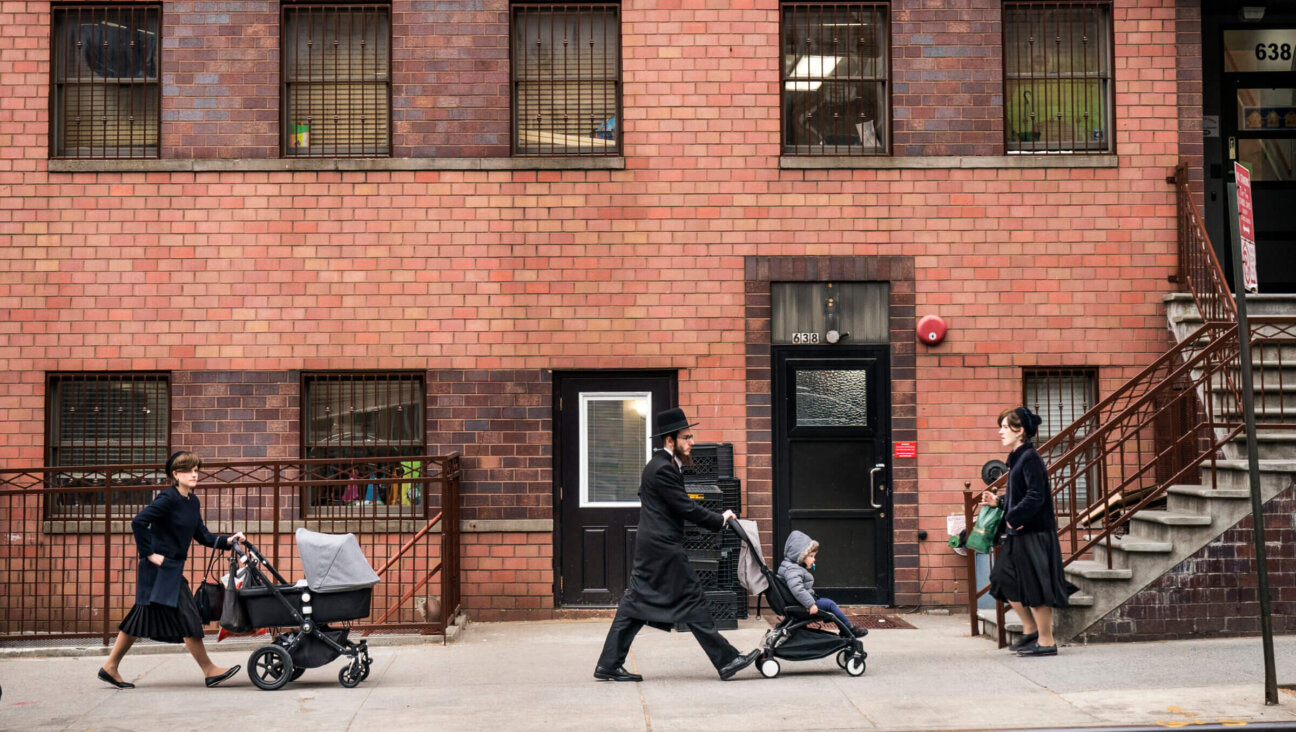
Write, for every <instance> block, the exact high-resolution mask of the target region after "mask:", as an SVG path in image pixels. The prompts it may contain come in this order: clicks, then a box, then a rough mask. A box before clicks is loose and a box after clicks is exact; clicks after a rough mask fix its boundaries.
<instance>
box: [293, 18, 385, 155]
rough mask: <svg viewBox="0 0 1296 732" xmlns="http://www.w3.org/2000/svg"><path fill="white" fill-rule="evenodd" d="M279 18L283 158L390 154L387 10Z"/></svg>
mask: <svg viewBox="0 0 1296 732" xmlns="http://www.w3.org/2000/svg"><path fill="white" fill-rule="evenodd" d="M281 12H282V13H283V17H282V24H281V27H282V28H283V77H282V81H283V88H282V90H281V97H280V99H281V104H282V106H283V115H282V130H281V147H282V150H283V155H284V157H332V158H337V157H386V156H389V155H391V6H390V5H388V4H382V5H379V4H350V5H320V4H314V3H312V4H309V5H308V4H300V5H283V6H282V7H281Z"/></svg>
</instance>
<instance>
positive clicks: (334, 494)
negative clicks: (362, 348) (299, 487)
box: [301, 372, 426, 506]
mask: <svg viewBox="0 0 1296 732" xmlns="http://www.w3.org/2000/svg"><path fill="white" fill-rule="evenodd" d="M424 393H425V392H424V379H423V374H415V373H401V372H387V373H381V372H379V373H338V372H330V373H313V374H303V376H302V395H303V396H302V404H303V408H302V430H301V432H302V442H303V445H302V454H303V457H305V458H307V459H310V460H315V459H350V458H366V457H384V458H387V457H399V456H405V455H408V456H411V457H414V456H419V455H423V454H424V450H425V447H426V439H425V427H424ZM386 465H390V463H388V464H386ZM418 465H419V463H418V462H417V461H413V462H412V463H411V464H408V465H407V464H402V466H401V467H400V468H397V469H396V470H397V472H400V471H402V470H404V471H413V470H417V469H418ZM305 472H306V475H304V476H303V478H305V479H307V480H349V481H351V482H350V483H348V484H346V485H339V486H336V487H324V488H314V489H312V491H313V494H312V495H311V496H310V498H309V502H310V504H311V505H313V506H337V505H346V504H351V503H358V502H369V503H375V504H385V505H408V504H409V503H410V502H411V497H410V495H409V485H407V484H393V483H373V482H371V481H373V480H391V479H394V478H400V477H403V476H401V475H394V474H391V473H390V468H389V467H385V466H384V465H382V464H375V465H364V464H358V465H357V464H354V463H348V464H345V465H342V464H339V465H328V464H320V465H312V466H311V467H310V468H309V469H308V470H307V471H305ZM411 477H418V476H411Z"/></svg>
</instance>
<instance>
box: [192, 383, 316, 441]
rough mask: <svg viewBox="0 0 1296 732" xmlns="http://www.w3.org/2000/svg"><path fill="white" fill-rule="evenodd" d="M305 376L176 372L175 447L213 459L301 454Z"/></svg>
mask: <svg viewBox="0 0 1296 732" xmlns="http://www.w3.org/2000/svg"><path fill="white" fill-rule="evenodd" d="M300 389H301V382H300V378H299V375H298V374H296V373H291V372H287V371H176V372H173V373H172V374H171V444H172V445H173V446H174V449H176V450H193V451H194V452H195V453H197V454H198V455H200V456H202V457H204V458H207V459H208V460H255V459H261V458H269V459H276V458H279V459H282V458H294V457H298V456H299V455H300V454H301V415H300V403H301V397H300V394H299V392H300Z"/></svg>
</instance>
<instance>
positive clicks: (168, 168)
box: [49, 157, 625, 173]
mask: <svg viewBox="0 0 1296 732" xmlns="http://www.w3.org/2000/svg"><path fill="white" fill-rule="evenodd" d="M321 170H323V171H336V172H351V171H360V172H367V171H393V170H625V158H624V157H597V158H595V157H553V158H303V159H278V160H268V159H267V160H246V159H239V160H210V159H205V160H69V159H63V158H59V159H51V160H50V161H49V172H51V173H255V172H272V173H276V172H296V171H321Z"/></svg>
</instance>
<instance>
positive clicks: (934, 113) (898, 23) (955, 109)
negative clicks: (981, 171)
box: [891, 0, 1004, 155]
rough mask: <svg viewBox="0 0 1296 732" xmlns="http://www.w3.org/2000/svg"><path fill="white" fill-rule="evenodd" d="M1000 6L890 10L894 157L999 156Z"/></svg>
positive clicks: (895, 5) (903, 3)
mask: <svg viewBox="0 0 1296 732" xmlns="http://www.w3.org/2000/svg"><path fill="white" fill-rule="evenodd" d="M1002 6H1003V3H1002V2H1001V1H1000V0H973V2H964V3H945V2H932V0H896V1H895V2H892V3H891V9H892V30H891V36H892V43H893V44H894V45H893V49H894V50H893V51H892V61H891V74H892V79H893V80H894V81H893V90H892V99H891V103H892V107H893V109H894V118H895V121H894V128H895V146H894V148H893V150H894V153H895V154H896V155H1002V154H1003V152H1004V112H1003V50H1002V47H1003V30H1002V24H1001V22H1000V19H1001V12H1002Z"/></svg>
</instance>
